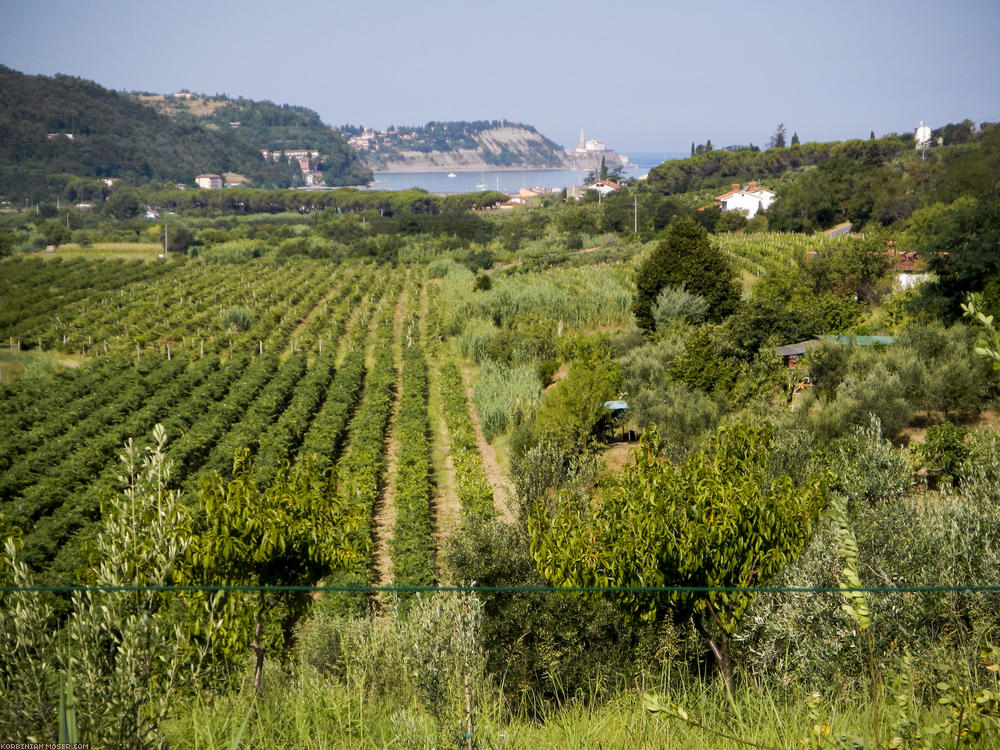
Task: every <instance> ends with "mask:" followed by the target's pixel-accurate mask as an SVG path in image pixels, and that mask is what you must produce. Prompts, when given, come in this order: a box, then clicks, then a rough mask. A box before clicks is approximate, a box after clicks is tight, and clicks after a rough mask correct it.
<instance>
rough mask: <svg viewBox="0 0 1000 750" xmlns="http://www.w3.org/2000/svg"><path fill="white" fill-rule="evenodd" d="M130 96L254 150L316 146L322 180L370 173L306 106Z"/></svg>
mask: <svg viewBox="0 0 1000 750" xmlns="http://www.w3.org/2000/svg"><path fill="white" fill-rule="evenodd" d="M134 96H135V97H136V99H137V100H138V101H139V102H141V103H142V104H144V105H146V106H147V107H150V108H152V109H153V110H155V111H156V112H159V113H160V114H163V115H166V116H167V117H169V118H170V119H172V120H174V121H175V122H177V123H179V124H181V125H187V126H202V127H204V128H207V129H208V130H212V131H215V132H228V133H230V134H231V135H232V136H234V137H235V138H236V139H237V140H239V141H241V142H243V143H245V144H246V145H248V146H250V147H252V148H253V149H255V150H256V149H268V150H275V149H279V150H285V149H315V150H317V151H319V152H320V155H321V156H320V163H319V169H320V171H321V172H323V177H324V181H325V182H326V184H327V185H362V184H365V183H367V182H370V181H371V179H372V174H371V170H369V169H368V168H367V167H366V166H365V165H364V164H363V163H362V162H361V159H360V158H358V155H357V153H356V152H355V151H354V149H352V148H351V147H350V146H349V145H348V144H347V141H346V140H345V138H344V136H343V135H341V133H340V132H338V131H337V130H336V129H334V128H331V127H330V126H329V125H326V124H324V123H323V121H322V120H320V117H319V115H318V114H317V113H316V112H314V111H313V110H311V109H308V108H306V107H298V106H292V105H289V104H281V105H278V104H274V103H273V102H269V101H260V102H258V101H253V100H251V99H243V98H239V99H230V98H228V97H226V96H205V95H202V94H192V93H190V92H186V91H185V92H179V93H178V94H173V95H169V94H168V95H161V94H145V93H140V94H134Z"/></svg>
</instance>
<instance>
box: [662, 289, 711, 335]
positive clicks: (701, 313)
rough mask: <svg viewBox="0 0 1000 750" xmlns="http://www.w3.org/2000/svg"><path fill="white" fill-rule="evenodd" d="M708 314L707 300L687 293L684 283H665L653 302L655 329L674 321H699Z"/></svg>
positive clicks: (664, 326)
mask: <svg viewBox="0 0 1000 750" xmlns="http://www.w3.org/2000/svg"><path fill="white" fill-rule="evenodd" d="M707 314H708V302H707V301H706V300H705V298H704V297H701V296H699V295H697V294H688V293H687V292H685V291H684V285H683V284H682V285H681V286H679V287H676V286H672V285H669V284H668V285H667V286H665V287H663V291H661V292H660V294H659V295H658V296H657V298H656V302H654V303H653V320H655V321H656V327H657V329H660V328H666V327H669V326H670V325H672V324H674V323H692V324H695V323H701V321H703V320H704V319H705V315H707Z"/></svg>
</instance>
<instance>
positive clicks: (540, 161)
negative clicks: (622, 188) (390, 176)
mask: <svg viewBox="0 0 1000 750" xmlns="http://www.w3.org/2000/svg"><path fill="white" fill-rule="evenodd" d="M344 130H345V132H347V133H349V134H350V135H351V138H350V143H351V145H352V146H354V148H356V149H357V150H358V152H359V154H360V155H361V158H362V159H363V160H364V162H365V164H367V165H368V166H369V167H370V168H371V169H373V170H375V171H379V172H438V171H455V172H475V171H478V170H483V169H491V170H495V169H572V168H578V169H593V168H596V167H598V166H600V158H599V157H597V158H596V160H592V161H594V163H589V162H587V163H586V164H581V163H580V160H579V158H574V157H571V156H570V155H568V154H567V152H566V151H565V150H564V149H563V148H562V146H560V145H559V144H557V143H555V142H554V141H552V140H550V139H549V138H546V137H545V136H544V135H542V134H541V133H539V132H538V131H537V130H536V129H535V128H533V127H532V126H531V125H525V124H524V123H519V122H510V121H507V120H480V121H477V122H429V123H427V124H426V125H424V126H398V127H390V128H389V129H388V130H385V131H373V130H367V129H362V128H350V127H345V128H344ZM608 153H609V163H610V161H611V159H612V158H615V157H614V156H611V155H613V153H614V152H608ZM616 163H617V162H616ZM612 166H614V164H612Z"/></svg>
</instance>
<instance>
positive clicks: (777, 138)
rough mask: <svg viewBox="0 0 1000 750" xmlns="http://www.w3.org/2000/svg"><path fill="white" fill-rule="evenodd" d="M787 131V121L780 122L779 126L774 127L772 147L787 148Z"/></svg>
mask: <svg viewBox="0 0 1000 750" xmlns="http://www.w3.org/2000/svg"><path fill="white" fill-rule="evenodd" d="M787 133H788V131H787V130H785V123H783V122H779V123H778V127H776V128H775V129H774V135H772V136H771V148H785V146H787V145H788V143H787V141H786V139H785V136H786V134H787Z"/></svg>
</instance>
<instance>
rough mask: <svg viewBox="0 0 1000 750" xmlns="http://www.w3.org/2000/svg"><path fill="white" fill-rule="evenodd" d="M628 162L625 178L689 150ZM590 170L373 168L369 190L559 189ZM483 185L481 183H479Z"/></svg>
mask: <svg viewBox="0 0 1000 750" xmlns="http://www.w3.org/2000/svg"><path fill="white" fill-rule="evenodd" d="M626 153H627V154H628V157H629V162H630V165H629V166H628V167H625V168H624V169H623V170H622V176H623V177H625V178H629V177H632V178H636V179H638V178H639V177H642V176H643V175H645V174H647V173H648V172H649V170H650V169H651V168H652V167H655V166H658V165H660V164H662V163H663V162H665V161H669V160H671V159H683V158H685V157H687V156H688V154H680V153H671V152H662V151H659V152H657V151H647V152H636V153H631V152H626ZM589 173H590V170H585V169H525V170H497V171H491V170H485V171H481V172H457V173H455V176H454V177H449V176H448V174H447V173H445V172H376V173H375V181H374V182H373V183H372V184H371V185H369V186H368V189H369V190H409V189H410V188H422V189H424V190H426V191H427V192H429V193H435V194H448V193H475V192H479V191H480V190H497V191H499V192H501V193H507V194H508V195H509V194H511V193H516V192H517V191H518V190H520V189H521V188H535V187H542V188H545V189H546V190H562V189H564V188H568V187H570V186H571V185H582V184H583V181H584V180H585V179H586V178H587V175H588V174H589ZM481 185H482V186H485V187H480V186H481Z"/></svg>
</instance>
